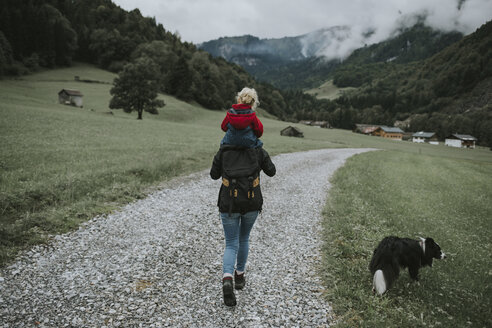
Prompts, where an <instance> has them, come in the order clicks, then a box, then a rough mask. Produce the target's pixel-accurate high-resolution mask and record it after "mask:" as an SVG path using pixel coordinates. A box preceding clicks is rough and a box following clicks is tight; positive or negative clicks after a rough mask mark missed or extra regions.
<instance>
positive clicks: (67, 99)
mask: <svg viewBox="0 0 492 328" xmlns="http://www.w3.org/2000/svg"><path fill="white" fill-rule="evenodd" d="M83 96H84V95H83V94H82V93H81V92H80V91H78V90H70V89H61V91H60V92H58V102H59V103H60V104H64V105H71V106H75V107H83V102H82V97H83Z"/></svg>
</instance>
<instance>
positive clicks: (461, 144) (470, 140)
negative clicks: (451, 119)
mask: <svg viewBox="0 0 492 328" xmlns="http://www.w3.org/2000/svg"><path fill="white" fill-rule="evenodd" d="M476 141H477V138H475V137H473V136H470V135H468V134H457V133H456V134H452V135H450V136H448V137H446V139H445V140H444V144H445V145H446V146H450V147H458V148H475V142H476Z"/></svg>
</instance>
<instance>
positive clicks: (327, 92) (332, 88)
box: [306, 80, 356, 100]
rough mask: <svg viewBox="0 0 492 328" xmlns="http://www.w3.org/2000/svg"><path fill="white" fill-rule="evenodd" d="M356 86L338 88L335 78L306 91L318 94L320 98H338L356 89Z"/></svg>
mask: <svg viewBox="0 0 492 328" xmlns="http://www.w3.org/2000/svg"><path fill="white" fill-rule="evenodd" d="M354 89H356V88H352V87H347V88H338V87H337V86H336V85H334V84H333V80H329V81H327V82H325V83H323V84H322V85H320V86H319V87H317V88H314V89H310V90H307V91H306V93H309V94H311V95H313V96H316V98H318V99H330V100H333V99H336V98H338V97H340V96H341V95H343V93H344V92H347V91H350V90H354Z"/></svg>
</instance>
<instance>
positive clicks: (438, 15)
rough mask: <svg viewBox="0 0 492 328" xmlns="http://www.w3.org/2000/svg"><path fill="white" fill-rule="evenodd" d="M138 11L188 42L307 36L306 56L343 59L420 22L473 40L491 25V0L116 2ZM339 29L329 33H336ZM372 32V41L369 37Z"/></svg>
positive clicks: (175, 0)
mask: <svg viewBox="0 0 492 328" xmlns="http://www.w3.org/2000/svg"><path fill="white" fill-rule="evenodd" d="M114 2H115V3H116V4H118V5H120V6H121V7H122V8H124V9H126V10H132V9H134V8H139V10H140V11H141V13H142V14H143V15H144V16H151V17H155V18H156V21H157V22H158V23H161V24H162V25H163V26H164V28H165V29H167V30H169V31H171V32H177V33H179V35H180V36H181V38H182V40H183V41H188V42H193V43H201V42H204V41H209V40H212V39H217V38H219V37H224V36H240V35H245V34H250V35H254V36H257V37H260V38H281V37H285V36H299V35H306V36H305V38H304V39H303V46H304V49H303V52H304V53H306V54H308V53H310V54H311V53H313V52H314V53H315V54H316V55H323V56H327V57H329V58H344V57H345V56H347V55H348V54H349V53H350V52H351V51H353V50H354V49H356V48H359V47H361V46H363V45H364V44H372V43H376V42H380V41H382V40H384V39H387V38H388V37H390V36H392V35H393V34H394V33H395V31H396V30H397V29H398V28H399V27H404V26H407V27H408V26H412V25H413V24H415V23H416V22H417V20H418V19H419V18H420V19H423V21H424V23H425V24H426V25H428V26H431V27H433V28H435V29H439V30H442V31H451V30H457V31H460V32H462V33H464V34H469V33H471V32H473V31H475V29H477V28H478V27H480V26H481V25H482V24H484V23H485V22H487V21H489V20H491V19H492V0H412V1H408V0H390V1H389V0H345V1H333V0H305V1H302V2H298V3H295V2H289V3H288V4H287V3H286V2H285V1H281V0H249V1H241V0H207V1H203V0H186V1H182V0H160V1H154V0H114ZM335 26H337V27H339V28H337V29H328V28H331V27H335ZM368 32H370V33H371V34H370V36H368V35H367V34H368Z"/></svg>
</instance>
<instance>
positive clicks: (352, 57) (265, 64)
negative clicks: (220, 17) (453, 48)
mask: <svg viewBox="0 0 492 328" xmlns="http://www.w3.org/2000/svg"><path fill="white" fill-rule="evenodd" d="M372 32H373V31H365V32H363V33H362V34H361V35H356V34H355V32H353V31H352V30H351V28H350V27H347V26H335V27H331V28H325V29H320V30H317V31H314V32H311V33H308V34H304V35H300V36H297V37H285V38H281V39H259V38H257V37H254V36H251V35H247V36H241V37H224V38H220V39H218V40H212V41H208V42H205V43H202V44H200V45H198V47H199V48H201V49H203V50H205V51H207V52H209V53H210V54H212V55H213V56H215V57H223V58H225V59H226V60H228V61H231V62H234V63H236V64H238V65H240V66H242V67H243V68H244V69H245V70H246V71H248V72H249V73H251V74H252V75H253V76H255V77H256V78H258V79H259V80H261V81H265V82H268V83H272V84H273V85H274V86H276V87H279V88H281V89H292V88H293V89H295V88H302V89H306V88H312V87H316V86H319V85H320V84H322V83H323V82H325V81H326V80H328V79H329V78H330V77H331V75H332V73H333V72H334V70H335V68H337V67H338V66H340V65H342V64H343V65H355V64H361V63H364V64H365V63H376V62H386V61H395V62H397V63H406V62H411V61H416V60H421V59H425V58H428V57H430V56H432V55H433V54H435V53H437V52H438V51H440V50H441V49H443V48H445V47H446V46H448V45H450V44H452V43H453V42H456V41H458V40H460V39H461V38H462V34H460V33H459V32H449V33H444V32H440V31H436V30H433V29H431V28H430V27H427V26H425V25H423V24H421V23H418V24H416V25H414V26H413V27H411V28H399V29H397V30H396V31H395V32H394V33H393V34H394V36H393V37H391V38H390V39H388V40H385V41H383V42H380V43H377V44H374V45H371V46H363V45H364V42H368V40H369V39H370V36H371V35H372ZM354 34H355V35H354ZM356 45H360V46H363V47H362V48H359V49H357V50H355V51H354V52H353V53H351V51H352V50H353V48H354V47H356Z"/></svg>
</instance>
